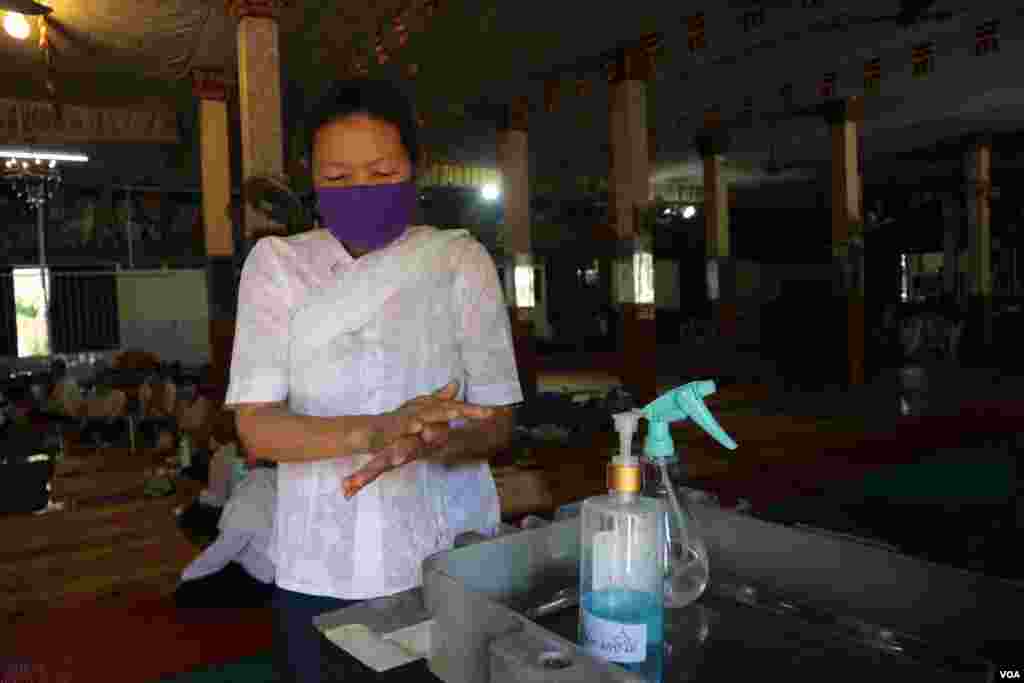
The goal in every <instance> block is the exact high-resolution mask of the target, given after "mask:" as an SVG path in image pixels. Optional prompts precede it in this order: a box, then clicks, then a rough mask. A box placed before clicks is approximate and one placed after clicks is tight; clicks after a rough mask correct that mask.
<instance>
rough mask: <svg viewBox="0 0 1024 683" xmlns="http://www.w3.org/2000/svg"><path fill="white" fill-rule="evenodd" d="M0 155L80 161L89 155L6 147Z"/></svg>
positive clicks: (14, 157)
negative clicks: (7, 148)
mask: <svg viewBox="0 0 1024 683" xmlns="http://www.w3.org/2000/svg"><path fill="white" fill-rule="evenodd" d="M0 157H9V158H11V159H28V160H30V161H35V160H41V161H78V162H82V163H84V162H86V161H89V157H87V156H85V155H84V154H63V153H60V152H28V151H22V150H6V149H0Z"/></svg>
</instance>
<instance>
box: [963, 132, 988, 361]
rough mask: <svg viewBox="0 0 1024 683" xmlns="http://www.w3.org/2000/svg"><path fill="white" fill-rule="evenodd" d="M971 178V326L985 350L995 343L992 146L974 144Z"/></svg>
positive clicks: (969, 164) (984, 142)
mask: <svg viewBox="0 0 1024 683" xmlns="http://www.w3.org/2000/svg"><path fill="white" fill-rule="evenodd" d="M965 171H966V176H967V295H968V301H967V307H968V312H969V322H968V325H970V326H971V327H973V328H974V329H975V330H977V336H975V338H976V339H980V341H981V342H982V344H984V346H989V345H990V344H991V343H992V203H991V202H992V144H991V141H989V140H987V139H985V138H980V139H978V140H976V141H974V142H973V143H972V144H971V147H970V149H969V150H968V152H967V159H966V163H965Z"/></svg>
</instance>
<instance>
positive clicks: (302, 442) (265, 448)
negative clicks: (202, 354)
mask: <svg viewBox="0 0 1024 683" xmlns="http://www.w3.org/2000/svg"><path fill="white" fill-rule="evenodd" d="M235 419H236V424H237V426H238V435H239V437H240V438H241V441H242V445H243V446H244V448H245V451H246V453H247V455H248V458H249V460H250V461H253V460H270V461H273V462H309V461H312V460H326V459H329V458H339V457H348V456H351V455H353V454H356V453H361V452H365V451H367V450H369V448H370V443H371V439H372V438H373V435H374V434H375V433H376V432H377V427H378V424H377V423H378V422H379V420H380V418H379V416H374V415H351V416H348V415H346V416H340V417H312V416H309V415H297V414H295V413H293V412H291V411H290V410H288V408H287V406H285V405H283V404H273V405H264V406H240V407H239V408H238V409H237V411H236V418H235Z"/></svg>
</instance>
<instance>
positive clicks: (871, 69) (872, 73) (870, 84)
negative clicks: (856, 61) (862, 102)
mask: <svg viewBox="0 0 1024 683" xmlns="http://www.w3.org/2000/svg"><path fill="white" fill-rule="evenodd" d="M881 89H882V60H881V59H879V58H878V57H875V58H874V59H870V60H868V61H867V62H865V63H864V91H865V92H866V93H868V94H871V95H877V94H878V93H879V92H881Z"/></svg>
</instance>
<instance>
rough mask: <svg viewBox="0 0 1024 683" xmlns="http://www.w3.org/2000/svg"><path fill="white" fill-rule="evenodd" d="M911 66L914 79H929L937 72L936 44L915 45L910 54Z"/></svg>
mask: <svg viewBox="0 0 1024 683" xmlns="http://www.w3.org/2000/svg"><path fill="white" fill-rule="evenodd" d="M910 64H911V67H912V73H913V75H914V78H927V77H928V75H929V74H931V73H933V72H934V71H935V44H934V43H931V42H928V43H921V44H919V45H915V46H914V48H913V49H912V50H911V52H910Z"/></svg>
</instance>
